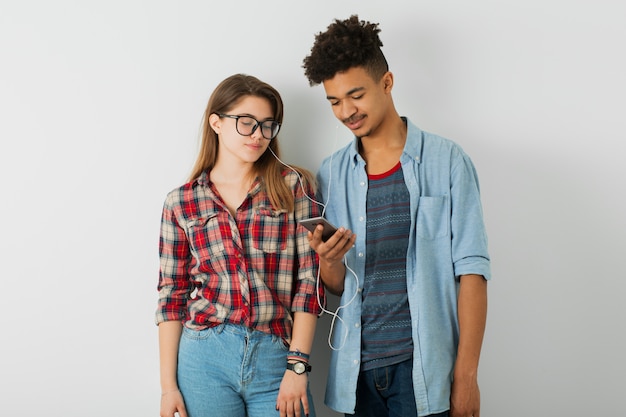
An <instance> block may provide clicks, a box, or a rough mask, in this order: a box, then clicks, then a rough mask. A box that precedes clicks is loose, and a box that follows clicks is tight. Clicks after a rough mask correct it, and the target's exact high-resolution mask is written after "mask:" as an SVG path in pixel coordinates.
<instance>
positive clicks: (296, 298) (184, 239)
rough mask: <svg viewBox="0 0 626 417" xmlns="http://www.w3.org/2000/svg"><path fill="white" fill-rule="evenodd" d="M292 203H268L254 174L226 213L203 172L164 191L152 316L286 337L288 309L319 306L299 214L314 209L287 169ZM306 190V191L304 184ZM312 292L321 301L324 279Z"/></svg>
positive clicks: (313, 256)
mask: <svg viewBox="0 0 626 417" xmlns="http://www.w3.org/2000/svg"><path fill="white" fill-rule="evenodd" d="M283 175H284V176H285V181H286V182H287V184H288V185H289V187H290V188H291V189H292V191H293V194H294V203H295V210H294V212H293V213H288V212H287V211H285V210H274V209H273V208H272V207H271V205H270V201H269V199H268V197H267V194H266V193H265V192H264V191H263V186H262V181H261V180H259V179H257V180H256V181H255V182H254V184H253V185H252V187H251V189H250V191H249V192H248V195H247V197H246V199H245V200H244V202H243V203H242V204H241V206H240V207H239V209H238V210H237V212H236V214H235V216H236V217H235V218H233V216H232V215H231V214H230V212H229V211H228V209H227V207H226V205H225V204H224V203H223V201H222V199H221V198H220V196H219V193H218V192H217V190H216V189H215V188H214V186H213V185H212V184H211V182H210V180H209V178H208V174H207V173H203V174H202V175H201V176H200V178H198V179H197V180H195V181H191V182H189V183H187V184H185V185H183V186H182V187H180V188H178V189H175V190H173V191H172V192H170V193H169V194H168V196H167V198H166V200H165V204H164V207H163V214H162V219H161V235H160V241H159V255H160V274H159V284H158V290H159V301H158V309H157V312H156V323H157V324H158V323H161V322H164V321H168V320H180V321H183V322H184V324H185V326H186V327H188V328H191V329H196V330H201V329H205V328H207V327H211V326H215V325H217V324H220V323H231V324H238V325H242V326H245V327H248V328H254V329H257V330H260V331H262V332H265V333H270V334H273V335H276V336H279V337H282V338H284V339H286V340H290V339H291V325H292V316H291V313H292V312H295V311H305V312H309V313H312V314H320V312H321V308H320V306H319V305H318V300H317V295H316V277H317V268H318V258H317V255H316V254H315V252H314V251H313V250H312V249H311V248H310V246H309V243H308V241H307V238H306V236H307V234H306V229H304V228H303V227H302V226H300V225H298V223H297V222H298V220H300V219H304V218H308V217H313V216H318V215H319V207H318V205H317V204H315V203H313V202H311V201H310V200H309V199H308V198H307V196H306V195H305V194H304V193H303V190H302V187H301V185H300V182H299V180H298V177H297V176H296V174H295V173H294V172H292V171H286V172H285V173H284V174H283ZM306 194H307V195H309V196H313V195H314V193H313V190H312V189H311V188H310V187H309V189H307V190H306ZM319 292H320V293H319V298H320V301H321V302H322V303H323V302H324V293H323V286H322V285H320V286H319Z"/></svg>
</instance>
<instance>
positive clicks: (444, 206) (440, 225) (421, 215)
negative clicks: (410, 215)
mask: <svg viewBox="0 0 626 417" xmlns="http://www.w3.org/2000/svg"><path fill="white" fill-rule="evenodd" d="M449 218H450V210H449V208H448V198H447V197H446V196H439V197H420V199H419V205H418V207H417V231H416V233H417V235H418V236H419V237H421V238H422V239H428V240H433V239H438V238H441V237H446V236H448V233H449V230H448V229H449V227H448V224H449V221H448V220H449Z"/></svg>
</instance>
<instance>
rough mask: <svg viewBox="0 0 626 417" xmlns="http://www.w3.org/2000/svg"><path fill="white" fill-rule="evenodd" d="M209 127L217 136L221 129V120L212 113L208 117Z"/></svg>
mask: <svg viewBox="0 0 626 417" xmlns="http://www.w3.org/2000/svg"><path fill="white" fill-rule="evenodd" d="M209 126H211V129H213V131H214V132H215V134H216V135H219V134H220V130H221V129H222V118H221V117H219V116H218V115H217V114H215V113H212V114H211V115H210V116H209Z"/></svg>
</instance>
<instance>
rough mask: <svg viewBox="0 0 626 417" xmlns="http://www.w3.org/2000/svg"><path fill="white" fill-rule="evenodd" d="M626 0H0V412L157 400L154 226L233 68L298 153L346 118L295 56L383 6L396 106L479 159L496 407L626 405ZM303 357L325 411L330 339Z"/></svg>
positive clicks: (144, 410)
mask: <svg viewBox="0 0 626 417" xmlns="http://www.w3.org/2000/svg"><path fill="white" fill-rule="evenodd" d="M620 3H621V2H618V1H617V0H615V1H611V0H596V1H593V2H591V1H581V0H569V1H566V0H527V1H517V2H511V1H508V2H506V1H495V0H475V1H461V0H456V1H454V0H437V1H435V0H429V1H406V2H400V1H394V0H388V1H383V2H381V1H363V0H361V1H356V0H349V1H342V0H332V1H328V0H317V1H315V2H298V1H287V0H283V1H279V0H266V1H263V2H256V1H250V0H239V1H232V2H231V1H221V2H218V1H209V0H205V1H197V0H188V1H179V2H174V1H163V0H153V1H138V0H130V1H106V2H105V1H101V2H94V1H78V0H76V1H70V0H58V1H54V2H52V1H50V2H48V1H43V0H42V1H28V0H26V1H8V0H2V2H1V3H0V186H1V187H0V190H1V195H2V197H1V200H0V221H1V225H0V274H1V276H0V279H1V281H0V283H1V286H0V329H1V331H2V333H1V334H2V336H1V341H0V414H2V415H6V416H43V415H45V416H114V415H119V416H156V415H158V406H159V399H160V395H159V394H160V389H159V382H158V356H157V327H156V326H155V325H154V324H153V313H154V310H155V307H156V295H157V293H156V284H157V273H158V257H157V244H158V228H159V220H160V214H161V207H162V203H163V199H164V197H165V195H166V193H167V192H168V191H169V190H171V189H172V188H174V187H176V186H178V185H180V184H182V183H183V182H184V181H185V179H186V177H187V175H188V174H189V172H190V169H191V165H192V164H193V161H194V159H195V155H196V151H197V145H198V133H199V127H200V120H201V116H202V112H203V110H204V107H205V105H206V102H207V99H208V97H209V94H210V92H211V91H212V89H213V88H214V87H215V85H216V84H217V83H218V82H219V81H221V80H222V79H223V78H225V77H226V76H228V75H231V74H233V73H235V72H246V73H250V74H253V75H256V76H258V77H259V78H261V79H263V80H264V81H267V82H269V83H270V84H272V85H274V86H275V87H277V88H278V89H279V91H280V92H281V93H282V95H283V98H284V100H285V103H286V119H285V123H284V128H283V130H282V132H281V135H280V139H281V143H282V148H283V154H284V156H285V159H286V160H287V161H289V162H292V163H296V164H300V165H303V166H305V167H307V168H309V169H311V170H315V169H316V168H317V166H318V164H319V163H320V162H321V159H322V157H323V156H325V155H327V154H329V153H330V152H331V151H333V150H334V149H336V148H338V147H339V146H342V145H343V144H345V143H346V142H347V141H349V140H350V135H349V132H348V131H347V130H346V129H345V128H344V127H342V126H337V123H336V121H335V119H334V117H333V116H332V113H331V110H330V107H329V105H328V104H327V103H326V100H325V99H324V92H323V88H322V87H321V86H317V87H313V88H311V87H309V85H308V83H307V80H306V79H305V77H304V75H303V71H302V69H301V64H302V59H303V58H304V57H305V56H306V55H307V54H308V52H309V50H310V47H311V45H312V43H313V36H314V34H315V33H318V32H320V31H322V30H325V28H326V27H327V26H328V24H330V23H331V21H332V20H333V18H341V19H343V18H346V17H348V16H349V15H350V14H352V13H359V15H360V17H361V18H363V19H366V20H371V21H373V22H378V23H380V25H381V29H382V32H381V35H380V36H381V39H382V41H383V43H384V47H383V51H384V52H385V54H386V56H387V58H388V60H389V63H390V66H391V69H392V71H393V72H394V74H395V80H396V84H395V89H394V93H393V94H394V98H395V101H396V106H397V108H398V110H399V112H400V113H401V114H402V115H407V116H409V117H410V118H411V120H412V121H413V122H414V123H416V124H417V125H418V126H420V127H421V128H423V129H425V130H429V131H432V132H435V133H438V134H441V135H443V136H446V137H448V138H450V139H453V140H455V141H456V142H457V143H459V144H460V145H461V146H462V147H463V148H464V149H465V150H466V151H467V152H468V153H469V154H470V156H471V157H472V159H473V161H474V163H475V164H476V166H477V169H478V173H479V176H480V179H481V186H482V193H483V203H484V208H485V218H486V222H487V227H488V232H489V236H490V251H491V255H492V259H493V275H494V280H493V282H492V283H491V284H490V286H489V294H490V308H489V319H488V329H487V333H486V337H485V343H484V348H483V356H482V361H481V371H480V382H481V387H482V394H483V410H482V414H481V415H482V416H483V417H504V416H506V417H522V416H524V417H527V416H531V415H532V416H588V415H602V414H609V413H610V414H611V415H616V413H617V414H620V413H622V412H623V407H622V397H623V391H624V388H625V385H624V379H623V376H624V374H626V364H625V361H624V360H623V353H624V352H626V342H625V341H624V327H625V326H624V320H625V319H626V315H625V314H624V312H623V301H622V300H623V294H624V292H625V290H626V284H625V283H624V275H625V274H624V268H623V265H624V257H625V255H626V251H625V248H626V245H625V243H624V235H625V233H626V222H625V220H624V213H625V212H626V201H625V197H624V190H625V187H624V180H625V179H626V168H625V167H624V163H623V160H624V155H623V154H624V151H625V149H626V148H625V146H624V140H625V139H626V138H625V135H624V131H625V128H626V122H625V119H626V118H625V117H624V116H625V114H624V113H625V108H626V103H625V99H624V97H626V79H625V77H626V75H625V74H626V64H625V62H624V41H625V40H626V25H624V18H623V16H624V13H623V10H622V6H621V5H620ZM328 322H329V321H328V316H324V317H323V318H322V319H321V321H320V327H319V331H318V334H317V339H316V343H315V351H314V354H313V358H312V361H313V366H314V370H313V373H312V375H311V380H312V385H313V390H314V394H315V397H316V399H317V401H316V406H317V410H318V416H320V417H325V416H337V415H338V414H336V413H333V412H331V411H330V410H329V409H328V408H327V407H326V406H325V405H323V403H322V400H321V398H322V396H323V391H324V383H325V374H326V371H325V369H326V366H327V360H328V355H329V348H328V346H327V345H326V336H327V333H328Z"/></svg>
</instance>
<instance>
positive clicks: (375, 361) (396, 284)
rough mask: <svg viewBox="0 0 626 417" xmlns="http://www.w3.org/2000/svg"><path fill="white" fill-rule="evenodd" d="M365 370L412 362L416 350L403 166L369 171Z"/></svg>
mask: <svg viewBox="0 0 626 417" xmlns="http://www.w3.org/2000/svg"><path fill="white" fill-rule="evenodd" d="M368 178H369V187H368V192H367V226H366V231H367V232H366V241H367V244H366V248H367V252H366V260H365V281H364V284H363V305H362V316H361V321H362V323H361V324H362V334H361V340H362V351H361V360H362V369H363V370H368V369H374V368H378V367H382V366H388V365H393V364H396V363H400V362H402V361H404V360H407V359H409V358H410V357H411V355H412V352H413V342H412V338H411V313H410V311H409V303H408V297H407V286H406V257H407V248H408V243H409V230H410V227H411V218H410V207H409V201H410V200H409V191H408V189H407V188H406V185H405V183H404V176H403V174H402V169H401V165H400V163H399V162H398V164H397V165H396V166H395V167H394V168H392V169H391V170H390V171H388V172H386V173H384V174H379V175H368Z"/></svg>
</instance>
